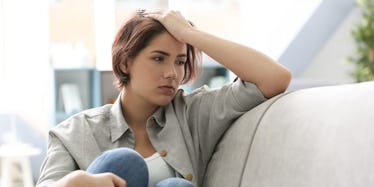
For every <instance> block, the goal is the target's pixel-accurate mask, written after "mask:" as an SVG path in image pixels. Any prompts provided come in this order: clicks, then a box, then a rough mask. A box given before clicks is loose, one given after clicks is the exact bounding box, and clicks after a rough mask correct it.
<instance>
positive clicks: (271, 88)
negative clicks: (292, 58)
mask: <svg viewBox="0 0 374 187" xmlns="http://www.w3.org/2000/svg"><path fill="white" fill-rule="evenodd" d="M291 78H292V74H291V72H290V71H289V70H288V69H282V71H280V72H279V73H278V74H276V75H274V76H273V77H272V78H270V79H269V80H268V81H267V82H266V83H265V82H264V83H263V85H258V86H259V88H260V90H261V91H262V93H263V94H264V96H265V97H266V98H271V97H274V96H276V95H278V94H281V93H283V92H285V91H286V90H287V88H288V85H289V84H290V82H291Z"/></svg>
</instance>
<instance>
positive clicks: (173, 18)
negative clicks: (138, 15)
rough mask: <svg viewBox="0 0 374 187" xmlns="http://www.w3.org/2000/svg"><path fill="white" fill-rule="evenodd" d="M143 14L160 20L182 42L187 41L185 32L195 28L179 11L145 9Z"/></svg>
mask: <svg viewBox="0 0 374 187" xmlns="http://www.w3.org/2000/svg"><path fill="white" fill-rule="evenodd" d="M143 14H144V16H145V17H150V18H153V19H156V20H157V21H159V22H160V23H161V24H162V25H163V26H164V27H165V28H166V30H168V31H169V33H170V34H171V35H173V36H174V37H175V38H176V39H177V40H179V41H181V42H186V41H185V40H184V37H183V35H184V33H185V32H188V31H189V30H192V29H193V26H192V24H191V23H190V22H189V21H187V20H186V19H185V18H184V17H183V16H182V14H181V13H180V12H179V11H173V10H168V11H163V10H154V11H145V12H144V13H143Z"/></svg>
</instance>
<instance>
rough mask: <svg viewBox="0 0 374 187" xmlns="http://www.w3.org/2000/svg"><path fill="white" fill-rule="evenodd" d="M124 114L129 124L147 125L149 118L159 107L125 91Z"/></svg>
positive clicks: (123, 95) (122, 101)
mask: <svg viewBox="0 0 374 187" xmlns="http://www.w3.org/2000/svg"><path fill="white" fill-rule="evenodd" d="M121 107H122V114H123V116H124V117H125V119H126V122H127V123H128V125H129V126H133V127H135V126H143V125H144V126H145V125H146V123H147V119H148V118H149V116H151V115H152V114H153V113H154V112H155V111H156V110H157V108H158V106H156V105H152V104H150V103H148V102H146V101H145V100H143V99H141V98H139V97H134V96H132V95H130V94H127V93H126V92H125V91H124V92H123V93H122V95H121Z"/></svg>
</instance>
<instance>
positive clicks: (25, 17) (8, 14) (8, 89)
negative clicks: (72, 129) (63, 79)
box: [0, 0, 52, 131]
mask: <svg viewBox="0 0 374 187" xmlns="http://www.w3.org/2000/svg"><path fill="white" fill-rule="evenodd" d="M48 11H49V1H48V0H38V1H29V0H0V43H1V44H0V73H1V75H0V112H2V113H10V114H13V115H17V116H19V117H21V118H22V120H24V121H26V123H27V124H30V125H31V126H32V127H34V128H36V129H38V130H40V131H46V130H47V129H48V128H47V127H48V121H49V120H50V119H49V116H50V112H49V111H50V109H51V107H50V105H51V101H52V98H51V96H52V94H51V93H52V87H51V86H52V79H51V70H50V68H49V61H48V58H49V57H48V56H49V55H48V45H49V26H48V24H49V12H48Z"/></svg>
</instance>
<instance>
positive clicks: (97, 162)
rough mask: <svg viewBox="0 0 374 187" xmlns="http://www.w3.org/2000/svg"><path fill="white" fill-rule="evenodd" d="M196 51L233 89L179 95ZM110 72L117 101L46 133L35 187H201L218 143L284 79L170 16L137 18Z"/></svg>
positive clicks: (256, 56)
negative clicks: (229, 75)
mask: <svg viewBox="0 0 374 187" xmlns="http://www.w3.org/2000/svg"><path fill="white" fill-rule="evenodd" d="M197 49H199V50H201V51H203V52H204V53H206V54H207V55H209V56H210V57H212V58H213V59H215V60H216V61H217V62H219V63H221V64H222V65H223V66H225V67H227V68H228V69H230V70H231V71H232V72H234V73H235V74H236V75H237V76H238V77H239V80H237V81H235V82H234V83H232V84H229V85H226V86H223V87H222V88H220V89H217V90H208V89H207V88H206V87H202V88H200V89H197V90H196V91H194V92H192V93H191V94H184V93H183V90H181V89H178V87H179V86H180V85H181V84H184V83H187V82H188V81H190V80H192V79H193V78H195V76H196V71H197V62H198V60H199V52H198V51H197ZM112 63H113V72H114V74H115V77H116V79H117V85H118V87H119V88H120V89H121V93H120V95H119V97H118V98H117V100H116V102H115V103H114V104H113V105H105V106H103V107H100V108H95V109H91V110H87V111H83V112H81V113H79V114H77V115H75V116H73V117H71V118H69V119H68V120H66V121H64V122H62V123H61V124H59V125H58V126H57V127H56V128H55V129H52V130H51V132H50V137H49V146H48V154H47V157H46V159H45V161H44V163H43V166H42V170H41V171H42V172H41V176H40V178H39V181H38V186H50V187H52V186H56V187H57V186H80V187H84V186H89V187H95V186H100V187H102V186H107V187H110V186H116V187H123V186H128V187H132V186H136V187H142V186H152V187H153V186H154V185H155V184H157V183H158V184H157V185H156V186H201V185H202V184H203V177H204V174H205V169H206V167H207V164H208V161H209V159H210V157H211V155H212V153H213V149H214V146H215V145H216V143H217V142H218V140H219V137H220V136H221V135H222V134H223V133H224V132H225V130H226V129H227V128H228V127H229V126H230V124H231V123H232V122H233V121H234V120H235V119H236V118H238V117H239V116H240V115H242V114H243V113H245V112H246V111H248V110H250V109H251V108H253V107H255V106H256V105H258V104H260V103H261V102H263V101H265V100H266V98H270V97H272V96H275V95H277V94H279V93H282V92H283V91H285V89H286V88H287V86H288V84H289V81H290V77H291V75H290V73H289V71H288V70H287V69H286V68H284V67H283V66H281V65H280V64H278V63H276V62H274V61H273V60H272V59H270V58H268V57H267V56H265V55H264V54H262V53H260V52H258V51H256V50H254V49H251V48H248V47H246V46H242V45H239V44H236V43H233V42H230V41H227V40H223V39H221V38H218V37H215V36H213V35H211V34H208V33H205V32H203V31H201V30H198V29H196V28H194V27H193V26H191V24H190V23H189V22H188V21H187V20H186V19H185V18H184V17H183V16H182V15H181V14H180V13H179V12H176V11H139V12H138V13H137V14H136V15H135V16H134V17H133V18H131V19H130V20H128V21H127V22H126V24H125V25H124V26H123V27H122V28H121V29H120V31H119V32H118V34H117V36H116V38H115V41H114V44H113V62H112ZM223 164H224V163H223Z"/></svg>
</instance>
